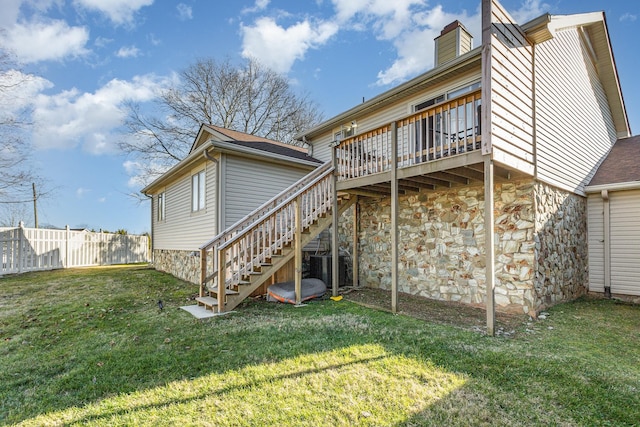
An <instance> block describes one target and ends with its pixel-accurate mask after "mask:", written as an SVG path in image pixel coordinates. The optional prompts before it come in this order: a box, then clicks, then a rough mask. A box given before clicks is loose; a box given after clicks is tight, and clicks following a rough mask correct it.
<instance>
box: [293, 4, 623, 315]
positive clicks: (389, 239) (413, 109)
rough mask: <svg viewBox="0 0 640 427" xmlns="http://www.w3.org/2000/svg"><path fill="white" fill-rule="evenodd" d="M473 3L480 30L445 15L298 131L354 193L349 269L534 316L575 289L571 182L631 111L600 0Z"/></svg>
mask: <svg viewBox="0 0 640 427" xmlns="http://www.w3.org/2000/svg"><path fill="white" fill-rule="evenodd" d="M483 19H484V20H485V21H486V20H487V19H489V20H490V21H491V25H490V26H488V25H486V24H485V25H484V26H483V28H485V32H484V34H483V41H482V43H483V45H484V46H481V47H478V48H475V49H470V47H469V44H468V43H467V42H466V41H467V40H468V33H467V32H466V31H465V28H464V25H463V24H460V23H452V24H451V25H449V26H447V27H446V28H445V29H444V30H443V33H442V34H441V35H440V37H439V40H438V41H437V49H436V58H445V62H443V63H436V67H435V68H434V69H433V70H431V71H428V72H427V73H425V74H423V75H421V76H418V77H416V78H414V79H413V80H411V81H409V82H407V83H405V84H402V85H400V86H398V87H396V88H394V89H392V90H390V91H388V92H385V93H383V94H381V95H379V96H378V97H375V98H373V99H371V100H370V101H368V102H366V103H363V104H361V105H358V106H356V107H354V108H353V109H351V110H349V111H346V112H344V113H343V114H340V115H338V116H336V117H334V118H332V119H330V120H328V121H326V122H324V123H322V124H320V125H319V126H317V127H315V128H313V129H310V130H309V131H307V132H305V133H304V134H302V135H300V137H301V138H303V139H304V140H305V141H307V142H310V143H311V145H312V146H313V153H314V156H316V157H318V158H319V159H321V160H328V159H330V158H331V157H332V155H333V156H334V157H335V162H336V165H337V174H338V183H337V191H343V192H349V193H351V194H353V195H357V196H358V202H357V208H356V209H355V210H354V211H353V215H354V216H355V217H354V218H353V219H348V220H345V221H343V223H342V232H341V233H342V235H343V236H344V238H342V239H341V241H342V247H343V249H344V250H346V251H348V252H349V253H351V254H355V256H356V258H357V266H358V267H357V269H358V279H359V284H360V285H364V286H371V287H377V288H383V289H389V290H391V291H392V299H393V295H394V293H395V292H397V291H401V292H406V293H411V294H418V295H422V296H426V297H429V298H434V299H439V300H446V301H460V302H464V303H467V304H473V305H478V306H485V305H486V306H490V305H493V304H494V303H495V307H496V308H497V309H498V310H501V311H511V312H520V313H528V314H530V315H532V316H536V315H537V313H539V311H540V310H542V309H543V308H545V307H547V306H549V305H552V304H554V303H556V302H559V301H563V300H568V299H572V298H575V297H577V296H579V295H581V294H583V293H585V292H586V291H587V287H588V282H589V276H588V271H589V269H588V262H587V260H588V252H587V247H588V244H587V199H586V197H585V196H586V193H585V186H586V185H587V184H588V183H589V181H590V180H591V178H592V176H593V174H594V172H595V170H596V168H597V166H598V164H599V163H600V162H601V161H602V159H603V157H604V156H605V155H606V153H607V152H608V150H609V149H610V147H611V145H612V144H613V143H614V142H615V141H616V139H617V138H619V137H625V136H628V135H629V126H628V121H627V116H626V111H625V108H624V103H623V100H622V96H621V91H620V87H619V83H618V80H617V74H616V71H615V62H614V60H613V53H612V50H611V46H610V44H609V38H608V32H607V26H606V22H605V18H604V14H603V13H601V12H596V13H588V14H579V15H568V16H551V15H543V16H541V17H539V18H537V19H535V20H533V21H531V22H529V23H526V24H524V25H518V24H516V23H515V22H514V21H513V20H512V19H511V18H510V16H509V15H508V13H507V12H506V11H505V10H504V9H503V8H502V6H501V5H500V4H499V3H498V2H497V1H484V2H483ZM451 33H453V34H455V36H453V37H451V39H453V40H456V41H457V43H459V45H458V46H457V47H455V48H454V52H455V54H453V55H452V54H451V52H439V51H438V50H439V49H444V48H445V47H444V46H448V47H449V48H451V44H450V43H443V42H442V40H443V38H445V37H447V35H448V34H451ZM469 49H470V50H469ZM394 153H396V155H395V156H394ZM351 236H353V237H351ZM487 248H490V250H488V249H487ZM487 266H492V268H488V267H487ZM491 283H495V285H493V286H492V285H491ZM487 284H489V286H487ZM494 286H495V287H494ZM492 288H493V289H492ZM492 294H493V295H492ZM492 299H495V302H494V301H491V300H492ZM392 305H393V302H392Z"/></svg>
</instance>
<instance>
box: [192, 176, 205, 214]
mask: <svg viewBox="0 0 640 427" xmlns="http://www.w3.org/2000/svg"><path fill="white" fill-rule="evenodd" d="M204 202H205V174H204V170H201V171H200V172H198V173H197V174H195V175H193V176H192V177H191V211H192V212H197V211H199V210H202V209H204V205H205V203H204Z"/></svg>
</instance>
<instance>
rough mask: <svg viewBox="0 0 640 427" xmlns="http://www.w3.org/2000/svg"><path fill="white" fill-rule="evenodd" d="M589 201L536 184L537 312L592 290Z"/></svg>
mask: <svg viewBox="0 0 640 427" xmlns="http://www.w3.org/2000/svg"><path fill="white" fill-rule="evenodd" d="M587 244H588V240H587V199H586V198H584V197H580V196H578V195H575V194H573V193H569V192H567V191H563V190H559V189H557V188H554V187H551V186H549V185H547V184H544V183H540V182H538V183H536V235H535V248H536V265H537V269H536V273H535V280H534V282H535V291H536V295H537V301H536V311H538V312H539V311H540V310H542V309H544V308H545V307H548V306H550V305H553V304H555V303H558V302H560V301H567V300H572V299H575V298H577V297H579V296H581V295H584V294H586V293H587V290H588V289H589V267H588V252H587V247H588V246H587Z"/></svg>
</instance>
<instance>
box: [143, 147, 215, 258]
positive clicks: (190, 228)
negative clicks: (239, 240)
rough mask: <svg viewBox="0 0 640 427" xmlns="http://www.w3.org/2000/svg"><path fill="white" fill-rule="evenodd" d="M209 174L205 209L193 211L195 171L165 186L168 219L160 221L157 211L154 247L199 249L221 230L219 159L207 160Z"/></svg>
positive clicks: (155, 215)
mask: <svg viewBox="0 0 640 427" xmlns="http://www.w3.org/2000/svg"><path fill="white" fill-rule="evenodd" d="M204 161H205V160H204V159H203V162H204ZM205 177H206V184H205V190H206V197H205V202H206V203H205V209H204V210H201V211H198V212H192V211H191V209H192V195H191V193H192V192H191V180H192V174H191V173H186V174H185V175H183V176H182V177H180V178H178V179H176V180H174V181H173V183H171V184H170V185H168V186H167V187H166V188H165V191H164V192H165V197H166V202H165V220H164V221H160V222H158V221H157V212H154V215H153V218H154V221H155V222H154V227H153V234H154V236H153V237H154V242H153V247H154V249H174V250H188V251H195V250H198V248H199V247H200V245H202V244H203V243H205V242H207V241H208V240H210V239H211V238H212V237H213V236H215V235H216V234H217V231H218V230H217V226H216V224H217V216H216V188H217V185H216V164H215V163H213V162H207V163H206V172H205ZM155 205H156V206H155V207H156V209H157V204H155Z"/></svg>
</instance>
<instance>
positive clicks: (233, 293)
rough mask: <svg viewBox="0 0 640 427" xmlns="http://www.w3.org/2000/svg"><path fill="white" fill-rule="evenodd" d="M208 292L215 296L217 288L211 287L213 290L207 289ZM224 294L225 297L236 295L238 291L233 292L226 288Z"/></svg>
mask: <svg viewBox="0 0 640 427" xmlns="http://www.w3.org/2000/svg"><path fill="white" fill-rule="evenodd" d="M209 292H213V293H215V294H217V293H218V287H217V286H216V287H213V288H211V289H209ZM224 293H225V294H226V295H237V294H238V291H234V290H233V289H229V288H227V289H226V290H225V292H224Z"/></svg>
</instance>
